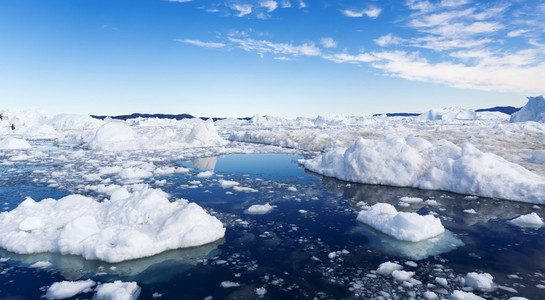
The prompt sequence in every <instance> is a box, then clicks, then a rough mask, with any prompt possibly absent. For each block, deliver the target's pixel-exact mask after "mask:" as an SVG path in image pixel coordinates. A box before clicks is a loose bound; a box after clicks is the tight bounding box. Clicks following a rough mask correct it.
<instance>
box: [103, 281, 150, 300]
mask: <svg viewBox="0 0 545 300" xmlns="http://www.w3.org/2000/svg"><path fill="white" fill-rule="evenodd" d="M140 291H141V289H140V287H139V286H138V284H137V283H136V282H122V281H120V280H116V281H114V282H112V283H104V284H101V285H99V286H98V287H97V290H96V294H95V296H94V297H93V299H96V300H110V299H116V300H117V299H119V300H136V299H138V296H140Z"/></svg>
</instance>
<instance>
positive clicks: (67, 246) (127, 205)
mask: <svg viewBox="0 0 545 300" xmlns="http://www.w3.org/2000/svg"><path fill="white" fill-rule="evenodd" d="M224 234H225V228H224V226H223V224H222V223H221V222H220V221H219V220H218V219H216V218H215V217H213V216H210V215H208V214H207V213H206V211H205V210H204V209H202V208H201V207H200V206H198V205H197V204H195V203H189V202H188V201H186V200H178V201H175V202H170V201H169V200H168V198H167V194H166V193H164V192H163V191H161V190H158V189H151V188H148V187H147V186H142V187H140V188H135V190H134V191H133V192H132V193H131V192H129V191H128V190H127V189H126V188H124V187H121V188H117V189H116V190H114V191H112V193H111V197H110V199H106V200H104V201H103V202H97V201H96V200H95V199H92V198H89V197H84V196H81V195H69V196H66V197H63V198H61V199H59V200H55V199H44V200H42V201H41V202H36V201H34V200H32V199H30V198H27V199H26V200H25V201H24V202H22V203H21V204H20V205H19V206H18V207H17V208H15V209H14V210H12V211H10V212H3V213H0V246H1V247H2V248H4V249H7V250H9V251H12V252H15V253H21V254H29V253H40V252H58V253H61V254H73V255H81V256H83V257H84V258H86V259H90V260H91V259H98V260H103V261H107V262H120V261H124V260H130V259H135V258H141V257H146V256H151V255H155V254H158V253H160V252H163V251H165V250H169V249H177V248H185V247H194V246H199V245H203V244H207V243H210V242H213V241H215V240H218V239H220V238H222V237H223V236H224Z"/></svg>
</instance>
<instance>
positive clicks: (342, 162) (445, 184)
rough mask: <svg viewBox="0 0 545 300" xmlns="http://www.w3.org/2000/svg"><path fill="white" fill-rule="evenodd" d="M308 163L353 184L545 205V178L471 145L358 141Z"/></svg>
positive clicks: (416, 140)
mask: <svg viewBox="0 0 545 300" xmlns="http://www.w3.org/2000/svg"><path fill="white" fill-rule="evenodd" d="M303 164H304V166H305V168H307V169H309V170H311V171H313V172H316V173H320V174H323V175H326V176H330V177H336V178H338V179H342V180H347V181H353V182H361V183H368V184H384V185H392V186H409V187H416V188H421V189H433V190H445V191H451V192H456V193H461V194H471V195H479V196H484V197H492V198H502V199H508V200H517V201H523V202H533V203H545V179H544V178H542V177H540V176H538V175H536V174H534V173H532V172H530V171H528V170H526V169H525V168H523V167H521V166H519V165H516V164H514V163H511V162H509V161H507V160H505V159H504V158H502V157H500V156H498V155H495V154H492V153H485V152H482V151H480V150H478V149H477V148H475V147H474V146H473V145H471V144H469V143H465V144H463V146H462V147H459V146H456V145H454V144H452V143H450V142H447V141H444V140H441V141H437V142H434V143H431V142H429V141H427V140H425V139H422V138H418V137H412V136H408V137H405V138H402V137H389V138H385V139H382V140H369V139H363V138H358V139H357V140H356V141H355V142H354V143H353V144H352V145H350V147H348V148H335V149H333V150H331V151H329V152H326V153H324V154H323V155H319V156H317V157H315V158H313V159H308V160H304V161H303Z"/></svg>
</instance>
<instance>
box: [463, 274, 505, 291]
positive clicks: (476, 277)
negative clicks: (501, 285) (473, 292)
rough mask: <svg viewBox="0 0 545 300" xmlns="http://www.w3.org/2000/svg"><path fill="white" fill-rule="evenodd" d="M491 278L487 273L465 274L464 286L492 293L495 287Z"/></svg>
mask: <svg viewBox="0 0 545 300" xmlns="http://www.w3.org/2000/svg"><path fill="white" fill-rule="evenodd" d="M493 279H494V278H493V277H492V275H490V274H489V273H476V272H470V273H467V275H466V277H465V284H466V285H467V286H469V287H472V288H474V289H477V290H481V291H487V292H488V291H493V290H494V289H496V287H497V285H496V284H495V283H494V282H493Z"/></svg>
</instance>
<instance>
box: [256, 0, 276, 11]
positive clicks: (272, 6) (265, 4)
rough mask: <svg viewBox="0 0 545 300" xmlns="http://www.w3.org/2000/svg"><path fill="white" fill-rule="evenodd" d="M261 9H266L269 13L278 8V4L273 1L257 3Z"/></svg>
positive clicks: (266, 0)
mask: <svg viewBox="0 0 545 300" xmlns="http://www.w3.org/2000/svg"><path fill="white" fill-rule="evenodd" d="M259 5H260V6H261V7H265V8H267V12H269V13H271V12H273V11H274V10H275V9H277V8H278V3H277V2H276V1H273V0H265V1H261V2H260V3H259Z"/></svg>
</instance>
